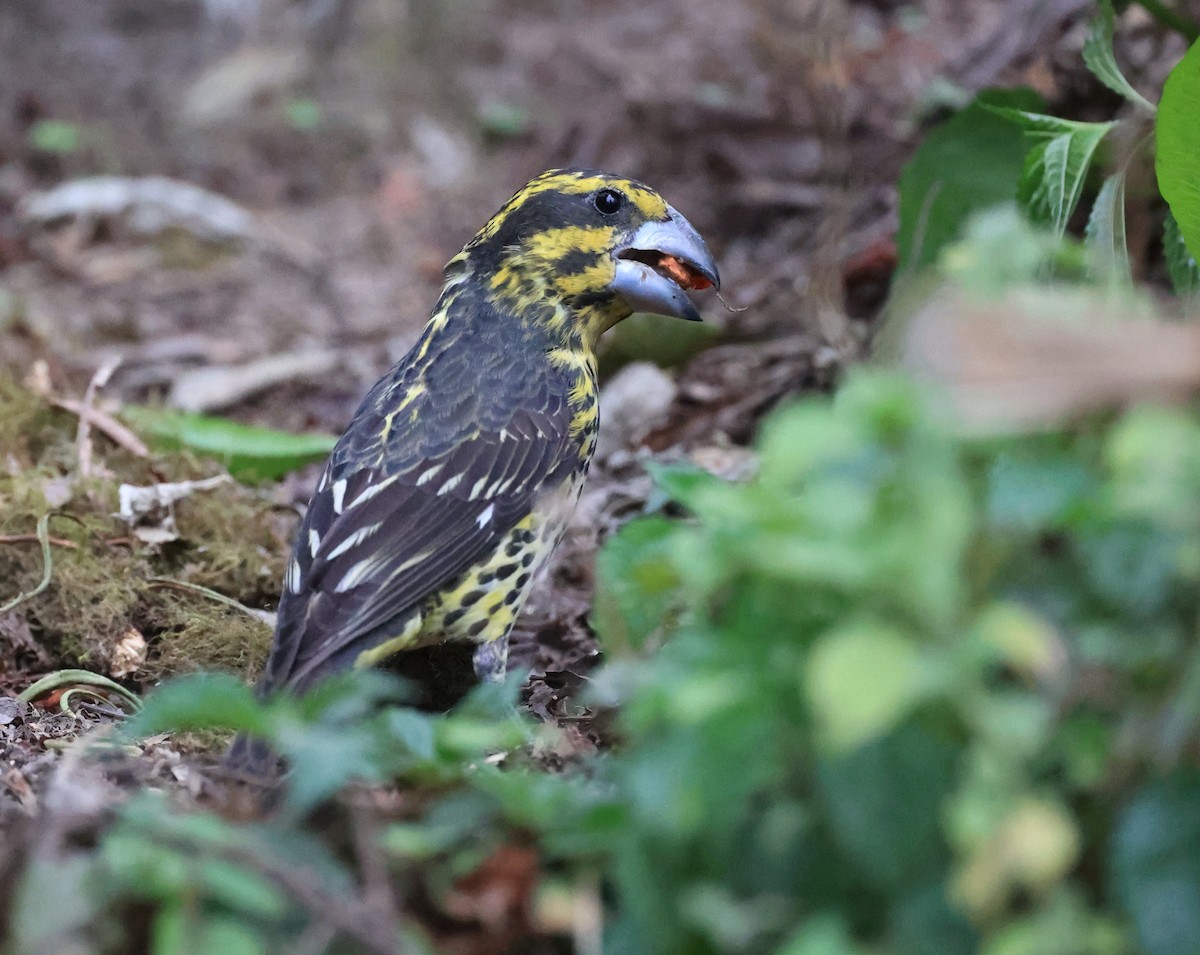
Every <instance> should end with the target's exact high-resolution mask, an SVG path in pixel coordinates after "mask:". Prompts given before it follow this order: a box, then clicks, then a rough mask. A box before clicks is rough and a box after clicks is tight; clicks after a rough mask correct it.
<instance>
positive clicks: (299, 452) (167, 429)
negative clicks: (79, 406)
mask: <svg viewBox="0 0 1200 955" xmlns="http://www.w3.org/2000/svg"><path fill="white" fill-rule="evenodd" d="M121 417H122V418H124V419H125V420H126V421H127V422H129V424H130V425H131V426H132V427H133V428H134V430H135V431H137V432H138V433H139V434H141V435H142V436H143V437H144V438H146V440H147V443H149V444H150V445H152V446H154V447H158V448H160V449H164V450H178V449H180V448H187V449H188V450H191V451H195V452H196V453H198V454H203V455H207V456H210V457H213V458H216V459H217V460H219V461H221V462H222V463H223V464H224V465H225V466H226V467H227V468H229V473H230V474H232V475H233V476H234V477H236V478H238V479H239V480H242V481H261V480H274V479H278V478H281V477H283V476H284V475H285V474H288V473H289V472H291V471H295V470H296V469H297V468H300V467H303V466H304V465H305V464H308V463H310V462H312V461H320V460H322V459H323V458H324V457H325V456H326V455H328V454H329V452H330V451H332V450H333V446H334V445H335V444H336V443H337V438H336V437H334V436H333V435H328V434H290V433H289V432H287V431H275V430H273V429H271V428H259V427H254V426H251V425H244V424H239V423H238V422H236V421H230V420H228V419H227V418H215V417H209V416H207V415H199V414H189V413H186V412H182V411H171V410H168V409H161V408H146V407H140V406H137V405H130V406H128V407H126V408H124V409H123V410H122V411H121Z"/></svg>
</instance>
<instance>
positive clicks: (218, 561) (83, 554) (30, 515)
mask: <svg viewBox="0 0 1200 955" xmlns="http://www.w3.org/2000/svg"><path fill="white" fill-rule="evenodd" d="M76 425H77V419H76V418H75V416H74V415H71V414H68V413H67V412H65V411H61V410H58V409H56V408H54V407H53V406H52V405H51V404H49V403H48V402H47V401H46V400H45V399H44V398H42V397H40V396H39V395H37V394H34V393H32V392H30V391H29V390H28V389H27V388H26V387H25V386H24V385H22V384H21V382H20V381H19V380H18V379H17V378H16V377H15V376H13V375H11V374H8V373H6V372H4V371H3V370H0V606H3V604H5V603H7V602H8V601H9V600H10V599H11V598H12V597H15V596H16V595H17V594H18V593H28V592H29V591H31V590H33V589H34V588H35V587H36V586H37V584H38V582H39V580H40V579H41V576H42V571H43V566H42V554H41V548H40V547H39V546H38V543H37V541H36V540H35V539H34V535H35V532H36V528H37V523H38V520H39V518H41V517H42V515H44V514H46V513H50V514H52V515H53V517H52V518H51V520H50V536H51V538H53V539H54V541H55V543H53V544H52V546H51V553H52V559H53V567H52V575H51V580H50V585H49V587H48V588H47V589H46V590H44V591H43V592H42V593H40V594H38V595H37V596H35V597H32V598H30V599H28V600H26V601H24V602H22V603H21V604H20V605H19V606H18V607H17V608H15V609H14V610H13V611H11V612H10V614H8V615H6V616H7V617H8V618H9V619H8V620H7V621H3V623H4V624H5V625H6V626H8V627H10V628H11V627H16V628H19V629H20V631H21V632H25V628H26V627H27V628H28V633H29V635H31V636H32V638H33V640H34V642H35V643H36V644H37V645H38V646H40V647H41V649H42V650H43V651H44V653H45V657H44V658H43V659H42V660H41V661H40V662H38V663H36V668H39V669H40V668H45V667H46V659H48V660H49V661H50V666H51V668H55V667H65V666H83V667H87V668H88V669H92V670H97V671H99V672H110V668H111V667H112V665H113V663H114V660H115V659H117V657H118V654H117V647H118V643H119V641H121V640H122V638H123V637H125V636H126V635H127V634H128V633H129V631H130V629H131V628H134V629H136V630H138V631H139V632H140V633H141V634H142V635H143V636H144V637H145V639H146V643H147V648H146V653H145V659H144V661H143V662H142V663H141V664H140V665H139V666H138V668H137V669H136V670H135V671H134V672H132V673H130V674H128V676H129V678H130V679H132V680H134V681H135V682H138V683H150V682H153V681H155V680H157V679H160V678H162V677H164V676H167V675H170V674H172V673H177V672H181V671H185V670H191V669H201V668H204V669H209V668H224V669H230V670H234V671H238V672H244V673H249V672H252V671H256V670H257V669H258V667H259V666H260V665H261V664H262V661H263V660H264V658H265V656H266V651H267V648H268V646H269V643H270V628H269V627H268V626H266V625H265V624H264V623H262V622H261V621H259V620H256V619H254V618H252V617H250V616H248V615H246V614H243V613H241V612H239V611H237V610H234V609H232V608H229V607H226V606H224V605H222V604H220V603H217V602H215V601H212V600H210V599H208V598H206V597H204V596H202V595H199V594H195V593H189V592H184V591H180V590H179V589H173V588H168V587H163V586H158V585H156V584H155V583H154V582H153V580H152V579H153V578H156V577H162V578H169V579H172V580H179V581H184V582H186V583H192V584H198V585H201V586H204V587H208V588H210V589H212V590H215V591H218V592H219V593H221V594H224V595H226V596H229V597H232V598H233V599H235V600H237V601H238V602H240V603H242V604H245V605H246V606H248V607H253V608H263V609H274V606H275V603H276V601H277V600H278V598H279V582H280V580H281V579H282V576H283V569H284V562H285V560H286V557H287V553H288V549H289V542H290V538H291V536H292V534H293V533H294V530H295V525H296V517H295V515H294V514H293V513H292V512H291V511H290V510H288V509H286V508H280V507H279V506H277V505H276V504H274V503H273V502H272V501H271V500H270V499H269V498H268V497H267V496H266V495H265V494H264V493H263V492H262V491H261V490H260V489H255V488H250V487H246V486H244V485H241V484H238V483H237V482H235V481H229V482H227V483H224V484H221V485H219V486H217V487H215V488H213V489H210V490H206V491H201V492H197V493H195V494H193V495H192V496H190V497H188V498H186V499H184V500H182V501H179V502H178V503H177V504H176V505H174V508H173V516H174V520H175V528H176V533H177V534H178V539H176V540H172V541H168V542H164V543H153V542H147V541H145V540H142V539H140V538H139V537H138V536H137V535H136V534H135V533H134V532H133V529H132V528H130V526H129V525H128V524H126V523H125V522H124V521H123V520H121V518H119V517H118V516H117V510H118V487H119V486H120V485H121V484H122V483H128V484H135V485H149V484H154V483H158V482H165V481H185V480H194V479H200V478H205V477H210V476H212V475H214V474H219V473H220V472H221V469H220V467H219V465H216V464H213V463H211V462H206V461H202V460H199V459H197V458H195V457H193V456H191V455H189V454H187V453H165V454H154V455H152V456H151V457H149V458H139V457H137V456H135V455H133V454H131V453H129V452H128V451H125V450H123V449H121V448H118V447H116V446H115V445H113V444H112V443H111V442H109V441H108V440H107V439H106V438H105V437H103V436H102V435H98V434H95V435H94V438H93V441H94V460H93V472H94V473H93V475H92V476H91V477H89V478H87V479H83V478H80V477H79V476H78V461H77V453H76V448H75V432H76ZM6 652H11V653H14V654H16V658H14V659H4V658H3V657H2V656H0V667H6V668H9V669H12V668H16V669H21V668H25V669H29V668H30V667H31V666H34V664H33V663H32V662H31V659H30V657H31V656H33V657H36V656H37V654H32V655H31V654H29V653H28V652H26V653H25V658H24V659H22V658H21V656H20V654H21V652H22V651H21V650H20V648H17V649H16V650H14V651H6Z"/></svg>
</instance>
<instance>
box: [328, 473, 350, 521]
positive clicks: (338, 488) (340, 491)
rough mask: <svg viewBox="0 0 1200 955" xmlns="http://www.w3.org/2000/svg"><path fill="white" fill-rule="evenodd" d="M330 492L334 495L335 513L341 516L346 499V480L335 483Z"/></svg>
mask: <svg viewBox="0 0 1200 955" xmlns="http://www.w3.org/2000/svg"><path fill="white" fill-rule="evenodd" d="M329 490H330V493H332V494H333V513H334V514H341V513H342V504H343V502H344V501H345V499H346V479H345V478H342V479H341V480H340V481H334V482H333V487H331V488H330V489H329Z"/></svg>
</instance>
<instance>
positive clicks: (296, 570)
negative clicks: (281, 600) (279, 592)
mask: <svg viewBox="0 0 1200 955" xmlns="http://www.w3.org/2000/svg"><path fill="white" fill-rule="evenodd" d="M302 583H303V581H302V580H301V579H300V563H299V561H297V560H296V558H295V557H293V558H292V559H291V561H289V563H288V570H287V588H288V590H290V591H291V592H292V593H294V594H298V593H300V587H301V584H302Z"/></svg>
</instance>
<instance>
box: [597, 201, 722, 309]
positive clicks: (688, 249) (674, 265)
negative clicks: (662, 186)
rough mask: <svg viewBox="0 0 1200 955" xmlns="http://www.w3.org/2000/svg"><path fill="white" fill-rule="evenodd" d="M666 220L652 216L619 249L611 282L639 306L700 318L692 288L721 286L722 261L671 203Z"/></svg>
mask: <svg viewBox="0 0 1200 955" xmlns="http://www.w3.org/2000/svg"><path fill="white" fill-rule="evenodd" d="M667 212H668V213H670V218H669V219H667V220H666V221H665V222H647V223H646V224H645V225H643V226H642V227H641V228H639V229H638V230H637V231H636V232H634V233H633V235H631V236H630V237H629V239H628V240H627V241H626V242H624V243H622V244H621V246H620V247H619V248H618V249H617V253H616V254H617V275H616V278H614V279H613V282H612V285H611V286H610V287H611V288H612V290H613V291H614V292H616V293H617V294H618V295H619V296H621V298H623V299H624V300H625V301H626V302H627V303H628V305H629V307H630V308H632V309H633V310H634V311H635V312H653V313H654V314H656V315H671V316H674V317H675V318H685V319H687V320H688V321H689V322H698V321H700V312H699V311H698V310H697V309H696V306H695V305H693V304H692V301H691V299H689V298H688V296H687V292H688V290H689V289H690V290H696V291H699V290H700V289H706V288H720V287H721V278H720V276H719V275H717V263H716V262H714V261H713V257H712V253H711V252H709V251H708V246H707V245H705V244H704V240H703V239H702V238H700V233H698V232H697V231H696V230H695V229H693V228H692V224H691V223H690V222H688V221H687V219H685V218H684V217H683V216H681V215H680V214H679V213H678V212H676V211H675V210H674V209H673V208H671V207H670V206H667Z"/></svg>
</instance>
